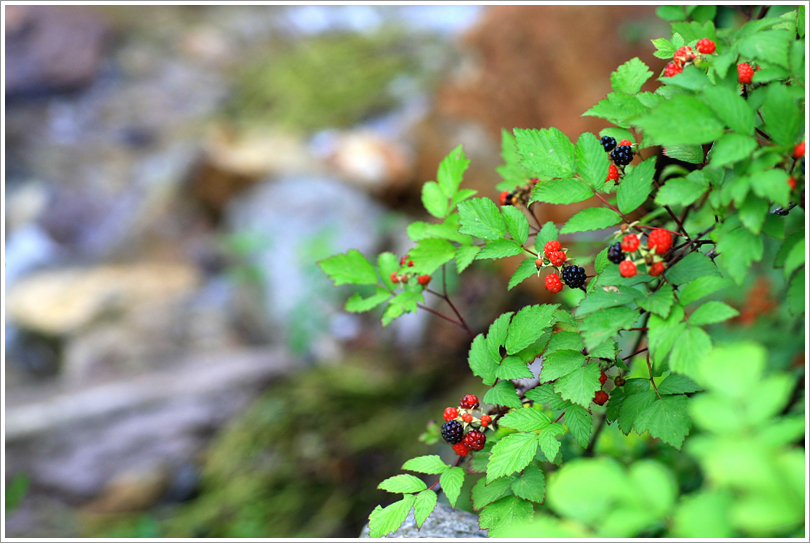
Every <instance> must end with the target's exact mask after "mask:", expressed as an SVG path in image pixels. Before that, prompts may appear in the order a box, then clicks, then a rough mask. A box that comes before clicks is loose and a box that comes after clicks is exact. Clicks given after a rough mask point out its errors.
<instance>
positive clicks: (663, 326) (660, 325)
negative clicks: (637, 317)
mask: <svg viewBox="0 0 810 543" xmlns="http://www.w3.org/2000/svg"><path fill="white" fill-rule="evenodd" d="M683 315H684V311H683V306H681V305H679V304H675V305H673V306H672V309H671V310H670V313H669V317H667V318H666V319H662V318H661V317H659V316H657V315H650V320H649V321H647V328H648V331H647V337H648V339H649V349H650V357H651V358H652V360H653V362H655V363H656V364H658V363H661V362H663V361H664V359H665V358H666V356H667V355H668V354H669V351H670V350H672V346H673V345H674V344H675V341H676V340H677V339H678V338H679V337H680V335H681V333H682V332H683V330H684V329H685V328H686V324H685V323H683V322H681V321H682V320H683Z"/></svg>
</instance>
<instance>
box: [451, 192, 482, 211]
mask: <svg viewBox="0 0 810 543" xmlns="http://www.w3.org/2000/svg"><path fill="white" fill-rule="evenodd" d="M476 194H478V191H477V190H473V189H461V190H460V191H458V192H457V193H455V194H454V195H453V198H452V199H451V200H450V207H455V206H457V205H458V204H459V202H463V201H464V200H466V199H468V198H472V197H473V196H475V195H476Z"/></svg>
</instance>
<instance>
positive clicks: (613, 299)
mask: <svg viewBox="0 0 810 543" xmlns="http://www.w3.org/2000/svg"><path fill="white" fill-rule="evenodd" d="M640 295H641V292H639V291H638V290H636V289H634V288H631V287H622V289H621V291H619V292H614V291H606V290H603V289H596V290H592V291H591V292H589V293H588V294H587V295H586V296H585V297H584V298H583V299H582V301H580V302H579V305H578V306H577V308H576V313H577V317H584V316H585V315H587V314H589V313H593V312H595V311H599V310H601V309H606V308H608V307H617V306H620V305H626V304H629V303H630V302H632V301H633V300H634V299H635V298H636V297H637V296H640Z"/></svg>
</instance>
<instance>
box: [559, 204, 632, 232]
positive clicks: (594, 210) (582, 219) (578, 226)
mask: <svg viewBox="0 0 810 543" xmlns="http://www.w3.org/2000/svg"><path fill="white" fill-rule="evenodd" d="M621 220H622V217H621V215H619V214H618V213H616V212H615V211H613V210H612V209H608V208H605V207H589V208H587V209H583V210H582V211H580V212H579V213H577V214H576V215H574V216H573V217H571V218H570V219H569V220H568V222H567V223H565V225H564V226H563V227H562V229H560V233H561V234H571V233H574V232H585V231H587V230H601V229H602V228H608V227H610V226H613V225H615V224H618V223H619V222H621Z"/></svg>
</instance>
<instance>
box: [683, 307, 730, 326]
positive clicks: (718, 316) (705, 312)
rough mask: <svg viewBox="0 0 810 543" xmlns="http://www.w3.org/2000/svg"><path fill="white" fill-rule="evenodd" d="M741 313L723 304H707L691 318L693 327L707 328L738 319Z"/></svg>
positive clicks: (699, 308) (698, 309) (690, 322)
mask: <svg viewBox="0 0 810 543" xmlns="http://www.w3.org/2000/svg"><path fill="white" fill-rule="evenodd" d="M739 314H740V312H739V311H737V310H736V309H734V308H733V307H731V306H729V305H727V304H724V303H723V302H706V303H705V304H703V305H701V306H700V307H698V308H697V309H696V310H695V312H694V313H692V314H691V315H690V316H689V324H690V325H692V326H706V325H707V324H714V323H716V322H723V321H724V320H728V319H730V318H732V317H736V316H737V315H739Z"/></svg>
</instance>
